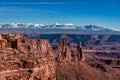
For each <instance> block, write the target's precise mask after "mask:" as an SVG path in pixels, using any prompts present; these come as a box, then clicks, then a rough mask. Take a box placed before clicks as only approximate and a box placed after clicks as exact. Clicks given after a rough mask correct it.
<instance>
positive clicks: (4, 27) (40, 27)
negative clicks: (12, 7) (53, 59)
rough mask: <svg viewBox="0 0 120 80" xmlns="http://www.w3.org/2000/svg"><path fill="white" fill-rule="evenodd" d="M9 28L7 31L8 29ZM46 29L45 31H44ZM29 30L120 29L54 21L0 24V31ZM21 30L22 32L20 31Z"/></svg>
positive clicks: (94, 31) (98, 31)
mask: <svg viewBox="0 0 120 80" xmlns="http://www.w3.org/2000/svg"><path fill="white" fill-rule="evenodd" d="M8 29H9V31H8ZM46 29H47V32H46ZM16 30H17V32H18V33H23V32H26V31H27V32H30V33H32V32H33V33H39V32H40V33H42V34H46V33H52V34H63V33H64V34H120V31H115V30H112V29H109V28H103V27H99V26H96V25H85V26H76V25H74V24H72V23H70V24H59V23H55V24H52V25H43V24H32V23H28V24H24V23H10V24H0V32H1V31H2V32H3V31H5V32H6V31H8V32H10V33H16ZM21 31H22V32H21Z"/></svg>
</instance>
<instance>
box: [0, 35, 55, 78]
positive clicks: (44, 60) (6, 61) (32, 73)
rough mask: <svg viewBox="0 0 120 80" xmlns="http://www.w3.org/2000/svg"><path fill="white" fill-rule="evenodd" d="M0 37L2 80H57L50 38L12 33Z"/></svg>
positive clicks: (0, 70) (0, 72) (0, 76)
mask: <svg viewBox="0 0 120 80" xmlns="http://www.w3.org/2000/svg"><path fill="white" fill-rule="evenodd" d="M0 38H1V39H0V40H1V42H2V43H1V44H0V45H1V46H2V47H1V48H0V80H56V75H55V59H54V56H53V52H52V51H51V48H50V43H49V41H48V40H45V39H29V38H25V37H23V36H21V35H10V34H1V35H0Z"/></svg>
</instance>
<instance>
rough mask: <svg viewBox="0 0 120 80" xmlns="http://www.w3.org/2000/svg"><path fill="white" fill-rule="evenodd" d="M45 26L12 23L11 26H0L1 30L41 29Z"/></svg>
mask: <svg viewBox="0 0 120 80" xmlns="http://www.w3.org/2000/svg"><path fill="white" fill-rule="evenodd" d="M42 26H44V25H43V24H32V23H28V24H24V23H11V24H0V28H41V27H42Z"/></svg>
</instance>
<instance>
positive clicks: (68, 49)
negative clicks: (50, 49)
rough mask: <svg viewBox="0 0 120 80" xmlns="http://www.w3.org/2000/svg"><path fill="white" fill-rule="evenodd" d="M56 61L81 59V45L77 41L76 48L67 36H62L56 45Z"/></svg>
mask: <svg viewBox="0 0 120 80" xmlns="http://www.w3.org/2000/svg"><path fill="white" fill-rule="evenodd" d="M57 53H58V55H57V60H58V61H73V60H78V61H81V60H82V59H83V52H82V45H81V43H78V46H77V50H74V47H73V46H72V45H71V44H70V41H69V38H67V37H63V38H61V40H60V43H59V45H58V47H57Z"/></svg>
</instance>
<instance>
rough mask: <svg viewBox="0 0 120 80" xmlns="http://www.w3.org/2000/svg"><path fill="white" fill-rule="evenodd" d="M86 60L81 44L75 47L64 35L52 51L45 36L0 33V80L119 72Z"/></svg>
mask: <svg viewBox="0 0 120 80" xmlns="http://www.w3.org/2000/svg"><path fill="white" fill-rule="evenodd" d="M95 59H96V58H95ZM86 60H87V59H86V58H85V57H84V52H83V50H82V44H81V43H78V46H77V48H75V47H74V46H73V45H71V43H70V41H69V39H68V38H67V37H63V38H62V39H61V40H60V43H59V45H57V46H56V48H55V49H54V50H52V49H51V46H50V43H49V40H46V39H30V38H25V37H23V36H21V35H19V34H17V35H11V34H0V80H119V79H120V77H119V75H120V74H117V76H116V75H115V74H113V73H114V71H112V73H111V72H108V70H109V67H106V66H103V65H102V64H98V63H93V64H92V63H89V64H90V65H88V63H86ZM88 60H89V59H88ZM89 61H90V60H89ZM94 61H96V60H94ZM101 62H105V61H104V60H101ZM106 62H107V63H108V61H106ZM117 64H118V65H119V61H118V62H117ZM118 73H119V72H118ZM113 76H114V77H113Z"/></svg>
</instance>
